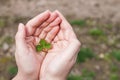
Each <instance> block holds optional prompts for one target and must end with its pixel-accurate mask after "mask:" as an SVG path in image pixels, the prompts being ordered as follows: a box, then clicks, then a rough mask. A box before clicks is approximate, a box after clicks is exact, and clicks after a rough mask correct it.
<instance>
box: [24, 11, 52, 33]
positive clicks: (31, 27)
mask: <svg viewBox="0 0 120 80" xmlns="http://www.w3.org/2000/svg"><path fill="white" fill-rule="evenodd" d="M49 17H50V11H48V10H47V11H45V12H43V13H41V14H39V15H38V16H36V17H34V18H33V19H31V20H30V21H28V23H27V24H26V27H27V33H28V35H32V34H33V33H34V32H35V30H36V28H37V27H39V26H40V25H41V24H42V23H43V22H45V21H46V20H47V19H48V18H49Z"/></svg>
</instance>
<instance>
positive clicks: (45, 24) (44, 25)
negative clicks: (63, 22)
mask: <svg viewBox="0 0 120 80" xmlns="http://www.w3.org/2000/svg"><path fill="white" fill-rule="evenodd" d="M57 16H58V14H57V13H56V12H53V13H51V15H50V18H49V19H48V20H46V21H45V22H44V23H43V24H42V25H41V26H39V27H38V28H37V30H36V32H35V34H34V35H35V36H38V35H40V33H41V31H42V30H43V28H45V27H47V26H48V25H49V24H50V23H51V22H53V21H54V20H55V19H56V18H57Z"/></svg>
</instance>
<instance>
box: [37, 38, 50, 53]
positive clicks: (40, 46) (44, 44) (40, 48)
mask: <svg viewBox="0 0 120 80" xmlns="http://www.w3.org/2000/svg"><path fill="white" fill-rule="evenodd" d="M51 48H52V45H51V43H48V42H47V41H46V40H45V39H41V40H40V41H39V44H38V45H36V51H37V52H41V51H43V52H47V51H48V50H49V49H51Z"/></svg>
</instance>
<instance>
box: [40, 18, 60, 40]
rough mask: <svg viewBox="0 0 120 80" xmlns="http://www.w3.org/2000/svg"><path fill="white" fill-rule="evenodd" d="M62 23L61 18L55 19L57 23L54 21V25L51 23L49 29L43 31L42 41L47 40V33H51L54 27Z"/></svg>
mask: <svg viewBox="0 0 120 80" xmlns="http://www.w3.org/2000/svg"><path fill="white" fill-rule="evenodd" d="M60 22H61V19H60V18H59V17H57V18H56V19H55V21H53V22H52V23H50V24H49V25H48V27H46V28H44V29H43V31H42V32H41V34H40V36H39V37H40V38H41V39H43V38H45V37H46V35H47V33H48V32H49V31H51V30H52V28H53V27H54V26H57V25H59V24H60Z"/></svg>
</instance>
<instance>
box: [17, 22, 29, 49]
mask: <svg viewBox="0 0 120 80" xmlns="http://www.w3.org/2000/svg"><path fill="white" fill-rule="evenodd" d="M25 37H26V29H25V26H24V25H23V24H22V23H20V24H19V27H18V32H17V34H16V36H15V41H16V47H17V49H19V50H22V49H26V48H27V46H26V42H25Z"/></svg>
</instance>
